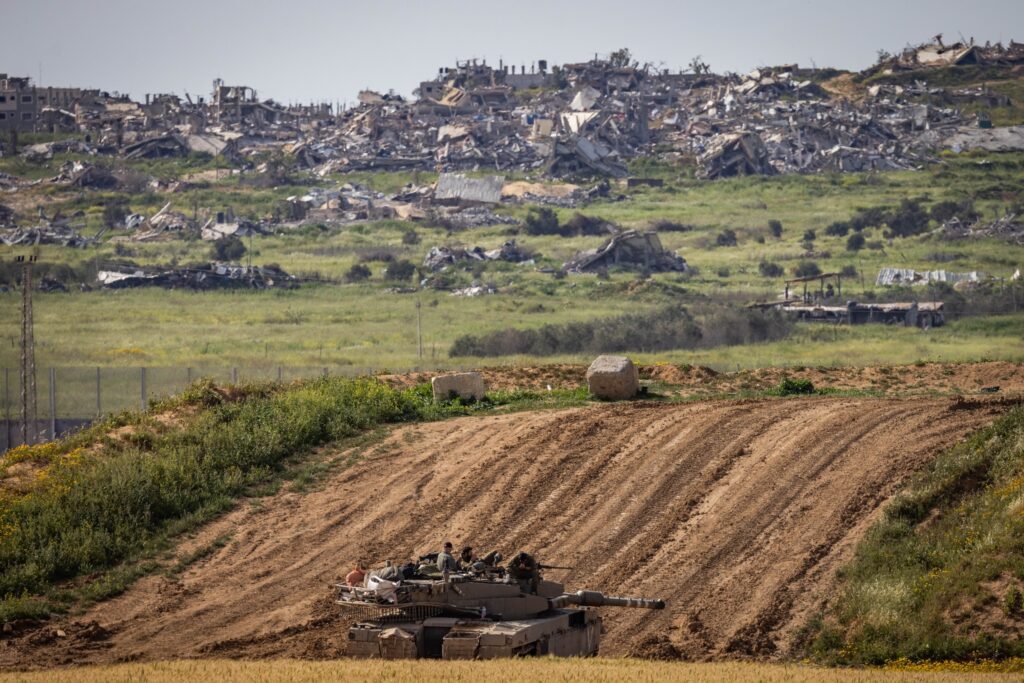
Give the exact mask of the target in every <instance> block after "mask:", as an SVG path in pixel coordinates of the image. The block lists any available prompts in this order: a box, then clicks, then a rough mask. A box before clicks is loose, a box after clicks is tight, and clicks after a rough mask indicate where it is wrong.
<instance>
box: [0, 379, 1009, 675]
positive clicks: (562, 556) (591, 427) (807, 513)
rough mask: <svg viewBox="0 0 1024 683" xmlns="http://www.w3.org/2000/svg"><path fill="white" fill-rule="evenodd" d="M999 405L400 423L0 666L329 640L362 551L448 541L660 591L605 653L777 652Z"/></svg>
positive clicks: (870, 402) (945, 402)
mask: <svg viewBox="0 0 1024 683" xmlns="http://www.w3.org/2000/svg"><path fill="white" fill-rule="evenodd" d="M1003 410H1005V403H1003V402H998V401H987V400H975V401H963V400H956V399H949V398H914V399H891V398H866V397H857V398H849V397H845V398H838V397H812V398H796V399H785V400H783V399H775V400H728V401H725V400H717V401H702V402H692V403H684V404H678V403H676V404H666V403H658V402H653V401H642V402H632V403H620V404H609V405H596V406H590V407H586V408H575V409H568V410H554V411H539V412H531V413H516V414H503V415H493V416H485V417H471V418H460V419H454V420H449V421H445V422H437V423H427V424H416V425H408V426H403V427H401V428H397V429H395V430H394V431H392V432H391V433H390V434H389V435H388V436H387V437H386V438H385V441H384V442H383V443H380V444H377V445H374V446H372V447H370V448H366V450H365V451H364V452H362V453H360V454H359V459H358V462H357V463H356V464H355V465H353V466H351V467H350V468H348V469H344V470H340V471H335V472H334V473H333V474H331V475H329V476H328V477H327V478H326V479H325V480H323V481H322V482H321V483H320V486H319V487H318V488H317V489H316V490H313V491H310V492H308V493H295V492H290V491H288V490H286V489H285V490H282V491H281V492H279V493H277V494H275V495H273V496H270V497H266V498H261V499H256V500H252V501H245V502H243V503H241V504H240V505H239V506H238V507H237V508H236V509H235V510H234V511H233V512H231V513H229V514H227V515H225V516H224V517H223V518H221V519H220V520H218V521H216V522H214V523H212V524H210V525H208V526H207V527H205V528H204V529H202V530H201V532H199V533H198V534H196V535H195V536H194V537H192V538H190V539H188V540H187V541H185V542H184V543H182V544H181V546H180V548H179V549H178V551H177V552H178V556H179V557H187V556H189V555H193V554H196V551H198V550H200V549H203V548H207V547H212V548H214V550H213V551H212V552H211V553H209V554H207V555H205V556H204V557H203V559H201V560H199V561H197V562H195V563H194V564H192V565H191V566H190V567H189V568H188V569H187V570H185V571H184V572H182V573H180V574H178V575H163V574H154V575H151V576H148V577H146V578H143V579H141V580H140V581H138V582H137V583H136V584H135V585H134V586H133V587H132V588H131V589H129V590H128V591H127V592H126V593H124V594H123V595H121V596H118V597H116V598H113V599H111V600H108V601H106V602H104V603H101V604H99V605H96V606H94V607H93V608H92V609H90V610H88V611H87V612H86V613H85V614H82V615H78V616H76V617H74V618H68V619H65V620H62V621H56V622H50V623H47V624H43V625H36V624H21V625H19V624H16V625H14V628H13V631H12V632H10V633H5V634H2V637H0V668H12V667H14V668H32V667H46V666H54V665H67V664H82V663H111V662H121V661H136V660H142V661H152V660H162V659H180V658H194V657H221V658H223V657H231V658H263V657H298V658H330V657H336V656H339V655H343V654H344V649H345V642H346V639H345V628H346V627H347V623H346V622H345V620H344V618H343V617H342V616H341V614H340V613H339V612H338V610H337V609H336V607H335V606H334V605H333V603H332V597H331V595H332V593H331V589H330V584H331V583H332V582H334V581H336V580H338V579H340V577H341V576H343V574H344V573H345V572H346V571H347V570H348V569H349V568H350V567H351V565H352V563H353V562H354V561H355V560H356V559H357V558H364V559H366V560H368V561H370V562H371V563H372V564H374V565H376V564H383V562H384V561H385V560H388V559H393V560H403V559H405V558H409V557H414V556H416V555H418V554H420V553H425V552H428V551H431V550H435V549H437V548H438V547H439V545H440V543H441V542H442V541H444V540H445V539H450V540H452V541H453V542H454V543H455V544H456V545H462V544H465V543H469V544H472V545H473V546H475V547H476V548H478V549H480V550H484V551H486V550H489V549H491V548H497V549H499V550H500V551H502V552H503V553H504V554H505V555H506V556H510V555H511V554H512V553H514V552H515V551H517V550H519V549H526V550H529V551H532V552H534V553H536V554H537V555H538V556H539V557H540V558H541V561H543V562H545V563H550V564H558V565H567V566H571V567H573V569H572V570H550V571H549V572H548V578H550V579H554V580H560V581H564V582H565V584H566V586H567V588H569V589H571V590H577V589H580V588H590V589H597V590H603V591H606V592H609V593H612V594H617V595H633V596H644V597H660V598H665V599H666V600H668V605H669V606H668V608H667V609H666V610H664V611H661V612H651V611H646V610H628V609H618V610H616V609H612V608H605V609H603V612H604V614H605V616H606V623H607V626H608V630H607V634H606V635H605V636H604V640H603V643H604V644H603V647H602V652H603V653H604V654H611V655H618V654H626V653H630V654H636V655H648V656H656V657H682V658H687V659H725V658H729V659H735V658H758V659H772V658H776V657H780V656H783V655H785V654H786V653H788V652H790V651H791V650H792V648H793V646H794V644H795V643H796V642H797V639H798V634H799V629H800V627H801V626H803V625H804V624H805V623H806V620H807V619H808V617H809V616H810V615H812V614H813V613H814V612H815V611H816V610H817V609H819V608H820V607H821V606H822V605H823V604H824V603H825V601H826V600H828V598H829V596H830V594H831V592H832V589H833V587H834V584H835V580H836V579H835V577H836V571H837V569H838V568H839V567H841V566H842V565H843V564H844V563H845V562H847V561H848V560H849V559H850V557H851V554H852V551H853V548H854V544H855V543H856V541H857V540H858V539H859V538H860V537H861V536H862V535H863V533H864V531H865V530H866V528H867V527H868V525H869V524H870V523H871V522H872V520H874V519H875V518H876V516H877V514H878V511H879V509H880V506H881V504H882V503H883V502H884V501H885V500H886V499H888V498H889V497H890V496H891V495H892V494H893V493H894V492H895V491H897V490H898V489H899V488H900V486H901V485H902V484H903V482H904V481H905V479H906V478H907V477H908V476H909V475H911V474H912V473H913V472H915V471H916V470H918V469H920V468H921V467H922V465H924V464H925V463H926V462H927V461H929V460H930V459H931V458H932V457H934V455H935V454H937V453H938V452H939V451H940V450H942V449H944V448H946V447H948V446H949V445H951V444H952V443H954V442H956V441H958V440H960V439H962V438H963V437H964V436H965V435H966V434H968V433H969V432H971V431H974V430H976V429H978V428H979V427H981V426H983V425H985V424H987V423H988V422H990V421H991V420H992V419H993V418H994V416H995V415H996V414H998V413H999V412H1001V411H1003ZM338 455H339V453H338V452H337V451H335V452H333V453H332V452H331V449H325V450H324V451H323V452H320V453H318V454H317V456H315V457H324V458H328V457H332V456H338ZM225 537H228V538H230V540H229V541H228V542H227V544H226V545H224V546H223V547H217V544H215V541H216V540H217V539H222V538H225Z"/></svg>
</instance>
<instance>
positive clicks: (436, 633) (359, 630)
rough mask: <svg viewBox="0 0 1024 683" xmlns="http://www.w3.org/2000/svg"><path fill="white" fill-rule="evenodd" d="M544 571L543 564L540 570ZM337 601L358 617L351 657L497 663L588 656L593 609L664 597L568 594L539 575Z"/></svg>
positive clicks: (458, 576) (592, 645)
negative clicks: (523, 581) (524, 581)
mask: <svg viewBox="0 0 1024 683" xmlns="http://www.w3.org/2000/svg"><path fill="white" fill-rule="evenodd" d="M541 567H543V565H541ZM337 588H338V590H339V598H338V600H337V602H338V604H339V605H341V606H342V608H343V609H344V610H345V611H346V612H349V613H350V614H351V616H352V617H354V618H355V619H356V622H355V623H354V624H353V625H352V626H351V628H349V631H348V648H347V653H348V655H349V656H352V657H379V658H383V659H419V658H428V659H495V658H499V657H522V656H530V655H554V656H559V657H576V656H592V655H596V654H597V653H598V649H599V648H600V644H601V615H600V614H599V613H598V612H597V611H596V610H594V609H592V608H594V607H634V608H646V609H664V607H665V601H664V600H646V599H643V598H620V597H613V596H609V595H604V594H603V593H600V592H597V591H589V590H580V591H576V592H574V593H569V592H566V591H565V590H564V588H563V586H562V584H560V583H557V582H555V581H547V580H544V579H543V578H539V577H538V580H536V581H534V582H532V583H527V584H521V582H517V581H514V580H512V579H511V578H508V577H505V576H503V575H501V574H500V573H488V574H474V573H457V572H456V573H452V574H448V575H444V576H441V577H427V578H410V579H405V580H400V581H384V580H380V579H377V578H376V577H373V576H372V575H371V578H370V579H369V580H368V582H367V585H366V586H346V585H338V586H337Z"/></svg>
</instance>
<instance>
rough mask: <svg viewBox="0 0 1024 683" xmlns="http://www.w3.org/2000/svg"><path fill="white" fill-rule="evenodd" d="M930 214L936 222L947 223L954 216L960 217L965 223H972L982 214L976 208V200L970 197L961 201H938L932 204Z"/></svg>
mask: <svg viewBox="0 0 1024 683" xmlns="http://www.w3.org/2000/svg"><path fill="white" fill-rule="evenodd" d="M929 214H930V215H931V217H932V220H934V221H935V222H936V223H945V222H946V221H948V220H950V219H952V218H959V219H960V220H961V221H964V222H965V223H972V222H974V221H976V220H978V218H980V214H978V212H977V211H975V210H974V202H973V201H972V200H970V199H965V200H963V201H960V202H954V201H945V202H938V203H936V204H933V205H932V208H931V211H929Z"/></svg>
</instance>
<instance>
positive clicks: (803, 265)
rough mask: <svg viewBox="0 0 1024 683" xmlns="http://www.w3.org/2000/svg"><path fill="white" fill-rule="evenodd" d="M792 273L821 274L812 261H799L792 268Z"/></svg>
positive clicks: (810, 275) (805, 275)
mask: <svg viewBox="0 0 1024 683" xmlns="http://www.w3.org/2000/svg"><path fill="white" fill-rule="evenodd" d="M793 275H796V276H797V277H814V276H815V275H821V268H819V267H818V264H817V263H815V262H814V261H801V262H800V263H799V264H797V266H796V268H794V269H793Z"/></svg>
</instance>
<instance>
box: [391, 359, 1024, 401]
mask: <svg viewBox="0 0 1024 683" xmlns="http://www.w3.org/2000/svg"><path fill="white" fill-rule="evenodd" d="M638 368H639V370H640V378H641V379H645V380H653V381H656V382H660V383H662V384H664V385H667V387H666V388H667V392H666V393H670V394H679V395H696V396H700V395H721V394H727V393H734V392H745V391H747V392H752V391H764V390H765V389H771V388H773V387H776V386H778V384H779V382H781V381H782V379H783V378H784V377H793V378H796V379H809V380H811V381H812V382H813V383H814V386H816V387H826V388H831V389H840V390H865V391H872V392H877V393H883V394H892V395H906V394H927V395H934V394H937V393H938V394H958V393H964V394H973V393H978V392H980V391H981V390H982V389H985V388H996V387H998V392H997V393H1000V394H1003V395H1005V394H1014V393H1021V392H1024V363H1011V362H1009V361H987V362H982V363H917V364H914V365H892V366H872V367H826V366H822V367H787V368H759V369H756V370H739V371H736V372H717V371H716V370H713V369H711V368H708V367H704V366H700V365H671V364H668V363H655V364H653V365H640V366H638ZM480 372H481V373H482V374H483V376H484V379H485V380H486V382H487V386H488V388H489V389H492V390H493V389H506V390H507V389H534V390H544V389H546V388H547V387H549V386H550V387H552V388H554V389H575V388H577V387H579V386H581V385H583V384H584V383H585V382H586V372H587V367H586V366H585V365H570V364H561V365H542V366H538V367H493V368H482V369H481V370H480ZM436 374H438V373H436V372H419V373H411V374H405V375H380V379H382V380H383V381H385V382H387V383H388V384H390V385H392V386H395V387H409V386H414V385H416V384H418V383H420V382H429V381H430V379H431V377H433V376H434V375H436ZM660 390H661V389H659V391H660Z"/></svg>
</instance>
